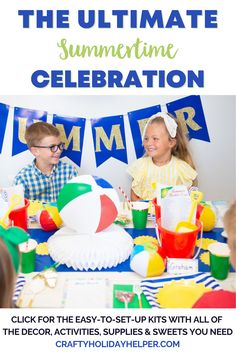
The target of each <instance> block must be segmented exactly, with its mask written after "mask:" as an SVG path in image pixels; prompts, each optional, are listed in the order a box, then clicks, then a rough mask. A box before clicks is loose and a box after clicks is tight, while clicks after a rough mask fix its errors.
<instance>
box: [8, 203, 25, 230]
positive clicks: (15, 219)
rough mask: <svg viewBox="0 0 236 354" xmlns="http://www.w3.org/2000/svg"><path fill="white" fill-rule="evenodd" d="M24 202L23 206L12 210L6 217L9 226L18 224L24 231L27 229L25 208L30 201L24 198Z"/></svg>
mask: <svg viewBox="0 0 236 354" xmlns="http://www.w3.org/2000/svg"><path fill="white" fill-rule="evenodd" d="M24 202H25V205H24V206H23V207H20V208H17V209H14V210H12V211H11V212H10V214H9V216H8V218H9V221H10V225H11V226H18V227H21V228H22V229H24V230H25V231H27V230H28V213H27V208H28V206H29V204H30V202H29V201H28V199H24Z"/></svg>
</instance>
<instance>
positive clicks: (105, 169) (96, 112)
mask: <svg viewBox="0 0 236 354" xmlns="http://www.w3.org/2000/svg"><path fill="white" fill-rule="evenodd" d="M182 97H183V96H128V95H127V96H56V95H54V96H0V102H1V103H5V104H8V105H10V107H11V108H10V112H9V118H8V124H7V131H6V134H5V140H4V146H3V150H2V154H1V155H0V165H1V173H0V186H2V187H5V186H8V185H9V184H10V183H11V181H12V178H13V177H14V175H15V174H16V173H17V172H18V170H19V169H20V168H22V167H23V166H25V165H26V164H27V163H29V162H30V161H31V160H32V155H31V154H30V153H29V152H28V151H26V152H23V153H21V154H19V155H17V156H14V157H11V149H12V146H11V145H12V144H11V142H12V124H13V108H14V106H18V107H22V108H29V109H39V110H45V111H47V112H48V113H56V114H59V115H63V114H64V115H67V116H78V117H85V118H86V117H90V118H99V117H105V116H111V115H118V114H125V113H126V112H128V111H132V110H137V109H141V108H145V107H148V106H152V105H156V104H163V105H164V104H166V103H168V102H171V101H175V100H177V99H179V98H182ZM201 100H202V104H203V110H204V113H205V118H206V122H207V127H208V132H209V136H210V140H211V142H210V143H209V142H205V141H201V140H191V141H190V148H191V151H192V154H193V158H194V161H195V163H196V166H197V171H198V174H199V178H198V180H199V187H200V189H201V190H202V191H203V193H204V198H205V199H211V200H217V199H226V200H232V199H234V198H235V197H236V96H201ZM125 129H126V139H127V150H128V161H129V163H130V162H132V161H133V160H134V159H135V153H134V147H133V142H132V137H131V133H130V128H129V124H128V120H127V117H126V119H125ZM126 168H127V165H126V164H124V163H122V162H120V161H118V160H115V159H113V158H111V159H109V160H108V161H106V162H105V163H104V164H102V165H101V166H99V167H98V168H96V164H95V156H94V149H93V142H92V133H91V129H90V125H89V124H87V125H86V131H85V139H84V147H83V154H82V161H81V168H79V172H80V174H87V173H90V174H95V175H98V176H100V177H104V178H105V179H107V180H108V181H110V183H111V184H112V185H113V186H114V187H115V188H117V187H118V186H122V187H123V188H124V189H125V190H126V192H128V193H129V190H130V182H131V180H130V178H129V176H128V175H127V173H126Z"/></svg>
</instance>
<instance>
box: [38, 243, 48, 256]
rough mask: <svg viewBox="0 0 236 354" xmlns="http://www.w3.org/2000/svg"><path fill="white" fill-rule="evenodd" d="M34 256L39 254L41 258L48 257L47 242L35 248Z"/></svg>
mask: <svg viewBox="0 0 236 354" xmlns="http://www.w3.org/2000/svg"><path fill="white" fill-rule="evenodd" d="M36 254H39V255H41V256H45V255H46V256H47V255H49V252H48V243H47V242H41V243H39V244H38V245H37V247H36Z"/></svg>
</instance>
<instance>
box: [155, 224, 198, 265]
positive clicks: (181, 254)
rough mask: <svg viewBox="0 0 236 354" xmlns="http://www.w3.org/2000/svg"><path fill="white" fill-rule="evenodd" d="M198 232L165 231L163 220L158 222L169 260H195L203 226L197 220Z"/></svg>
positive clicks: (163, 246) (160, 235)
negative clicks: (196, 247)
mask: <svg viewBox="0 0 236 354" xmlns="http://www.w3.org/2000/svg"><path fill="white" fill-rule="evenodd" d="M196 226H197V229H196V230H192V231H190V232H183V233H181V232H175V231H170V230H167V229H164V228H163V227H162V226H161V219H158V220H157V227H158V232H159V237H160V241H161V246H162V248H163V249H164V251H165V253H166V255H167V257H169V258H193V256H194V250H195V246H196V241H197V237H198V233H199V232H201V231H202V224H201V222H200V221H199V220H196Z"/></svg>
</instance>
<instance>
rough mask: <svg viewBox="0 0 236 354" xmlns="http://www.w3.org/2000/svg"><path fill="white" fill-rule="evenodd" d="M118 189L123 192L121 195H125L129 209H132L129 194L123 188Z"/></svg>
mask: <svg viewBox="0 0 236 354" xmlns="http://www.w3.org/2000/svg"><path fill="white" fill-rule="evenodd" d="M118 188H119V191H120V192H121V194H122V195H123V197H124V199H125V200H126V202H127V203H128V209H131V208H132V203H131V200H130V199H129V197H128V196H127V194H126V193H125V191H124V190H123V189H122V188H121V187H118Z"/></svg>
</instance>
